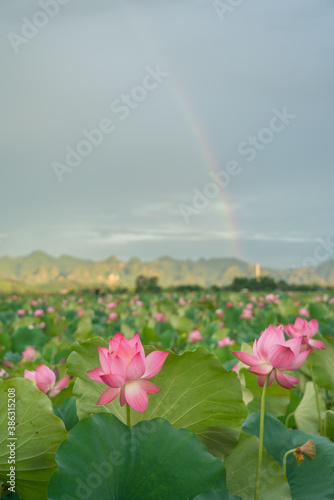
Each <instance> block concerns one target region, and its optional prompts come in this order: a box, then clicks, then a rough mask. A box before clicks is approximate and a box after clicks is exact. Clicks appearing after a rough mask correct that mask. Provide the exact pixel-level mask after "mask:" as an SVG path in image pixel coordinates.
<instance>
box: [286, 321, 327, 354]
mask: <svg viewBox="0 0 334 500" xmlns="http://www.w3.org/2000/svg"><path fill="white" fill-rule="evenodd" d="M318 326H319V325H318V321H317V320H316V319H311V321H306V319H302V318H297V319H296V321H295V324H294V325H291V323H289V324H288V325H285V326H284V331H285V333H286V334H287V335H288V336H289V337H290V338H291V339H295V338H301V339H302V345H301V349H300V350H301V351H305V350H306V349H326V346H325V344H324V343H323V342H321V340H313V339H312V337H314V335H315V334H316V333H317V332H318Z"/></svg>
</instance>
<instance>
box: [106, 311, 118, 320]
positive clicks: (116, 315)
mask: <svg viewBox="0 0 334 500" xmlns="http://www.w3.org/2000/svg"><path fill="white" fill-rule="evenodd" d="M108 318H109V319H110V321H116V320H117V318H118V314H117V313H115V312H113V313H110V314H109V316H108Z"/></svg>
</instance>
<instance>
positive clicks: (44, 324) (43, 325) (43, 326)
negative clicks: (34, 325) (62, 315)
mask: <svg viewBox="0 0 334 500" xmlns="http://www.w3.org/2000/svg"><path fill="white" fill-rule="evenodd" d="M39 327H40V329H41V330H45V328H46V323H45V321H42V322H41V323H40V324H39Z"/></svg>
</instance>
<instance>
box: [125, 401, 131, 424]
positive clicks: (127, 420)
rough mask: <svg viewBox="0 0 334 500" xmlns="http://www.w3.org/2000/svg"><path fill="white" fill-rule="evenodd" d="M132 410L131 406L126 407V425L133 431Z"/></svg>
mask: <svg viewBox="0 0 334 500" xmlns="http://www.w3.org/2000/svg"><path fill="white" fill-rule="evenodd" d="M130 411H131V408H130V405H128V404H127V405H126V425H127V426H128V427H130V429H131V413H130Z"/></svg>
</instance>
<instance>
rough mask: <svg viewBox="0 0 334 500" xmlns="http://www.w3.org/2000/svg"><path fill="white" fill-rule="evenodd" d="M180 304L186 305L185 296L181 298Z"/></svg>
mask: <svg viewBox="0 0 334 500" xmlns="http://www.w3.org/2000/svg"><path fill="white" fill-rule="evenodd" d="M179 304H180V306H185V305H186V301H185V300H184V298H183V297H180V298H179Z"/></svg>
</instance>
